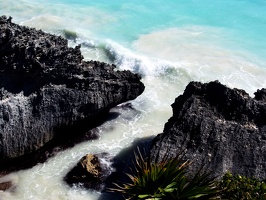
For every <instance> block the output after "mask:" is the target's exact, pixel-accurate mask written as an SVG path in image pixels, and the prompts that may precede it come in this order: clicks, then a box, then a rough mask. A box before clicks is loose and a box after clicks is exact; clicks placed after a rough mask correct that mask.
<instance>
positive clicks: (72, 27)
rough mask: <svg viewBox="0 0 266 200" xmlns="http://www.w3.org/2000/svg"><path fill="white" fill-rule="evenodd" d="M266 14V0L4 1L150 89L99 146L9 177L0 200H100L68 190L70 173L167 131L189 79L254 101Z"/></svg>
mask: <svg viewBox="0 0 266 200" xmlns="http://www.w3.org/2000/svg"><path fill="white" fill-rule="evenodd" d="M265 11H266V1H265V0H216V1H211V0H164V1H162V0H152V1H151V0H146V1H140V0H134V1H122V0H112V1H107V0H105V1H103V0H102V1H101V0H97V1H95V0H90V1H86V0H80V1H75V0H68V1H67V0H57V1H52V0H35V1H29V0H17V1H6V0H0V13H1V15H11V16H12V17H13V21H14V22H16V23H19V24H21V25H27V26H30V27H35V28H37V29H42V30H43V31H46V32H49V33H54V34H56V35H61V36H63V37H66V33H69V32H72V33H75V34H76V35H77V37H76V38H75V40H71V39H70V40H69V45H70V46H75V45H78V44H81V45H82V48H81V50H82V53H83V55H84V59H85V60H91V59H92V60H100V61H105V62H108V63H114V64H116V65H117V68H118V69H120V70H123V69H128V70H131V71H133V72H135V73H139V74H141V75H142V77H143V78H142V81H143V82H144V84H145V86H146V89H145V92H144V93H143V94H142V95H141V96H140V97H138V98H137V99H136V100H134V101H132V102H131V103H132V106H133V107H134V108H135V110H134V111H132V110H125V109H123V108H121V107H120V106H118V107H117V108H114V110H113V112H118V113H120V115H119V117H117V118H116V119H113V120H111V121H109V122H106V123H105V124H103V125H102V126H100V127H98V131H99V133H100V139H99V140H94V141H90V142H84V143H81V144H79V145H76V146H75V147H73V148H71V149H68V150H66V151H63V152H60V153H58V154H56V155H55V156H54V157H53V158H51V159H50V160H49V161H47V162H46V163H44V164H40V165H37V166H35V167H33V168H32V169H29V170H24V171H20V172H16V173H13V174H11V175H9V176H7V177H4V179H7V180H9V179H10V180H12V181H13V182H14V184H15V185H16V187H15V188H14V189H13V190H11V191H7V192H0V199H1V200H2V199H3V200H6V199H8V200H12V199H14V200H17V199H22V200H23V199H24V200H32V199H34V200H35V199H38V200H42V199H52V200H57V199H63V200H67V199H77V200H81V199H98V197H99V196H100V194H99V193H95V192H91V191H87V190H83V189H81V188H79V187H77V188H69V187H67V186H66V184H65V183H64V182H63V181H62V180H63V177H64V175H65V174H66V173H67V171H68V170H69V169H70V168H71V167H72V166H73V165H75V163H76V162H77V161H78V160H79V158H81V157H82V156H83V155H85V154H86V153H101V152H106V151H107V152H109V153H110V154H111V155H112V156H113V155H116V154H117V153H119V152H120V151H121V150H123V149H124V148H125V147H127V146H130V145H131V144H132V141H134V140H135V139H136V138H142V137H146V136H151V135H156V134H158V133H160V132H162V130H163V126H164V123H165V122H167V120H168V118H169V117H170V116H171V114H172V112H171V107H170V105H171V104H172V103H173V102H174V99H175V98H176V97H177V96H178V95H179V94H181V93H182V92H183V90H184V88H185V86H186V85H187V84H188V83H189V81H202V82H208V81H213V80H219V81H220V82H222V83H223V84H226V85H228V86H229V87H237V88H240V89H245V90H246V91H247V92H248V93H249V94H250V95H251V96H252V95H253V93H254V92H255V91H256V90H257V89H260V88H262V87H266V57H265V55H266V38H265V33H266V15H265ZM75 34H73V35H75ZM2 180H3V179H1V178H0V182H1V181H2Z"/></svg>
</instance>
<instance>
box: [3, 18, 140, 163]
mask: <svg viewBox="0 0 266 200" xmlns="http://www.w3.org/2000/svg"><path fill="white" fill-rule="evenodd" d="M143 90H144V85H143V84H142V83H141V82H140V76H139V75H136V74H133V73H131V72H130V71H117V70H115V66H114V65H108V64H105V63H101V62H96V61H90V62H85V61H83V57H82V55H81V52H80V47H79V46H77V47H75V48H69V47H68V46H67V40H65V39H63V38H62V37H58V36H54V35H51V34H47V33H44V32H42V31H41V30H35V29H33V28H27V27H23V26H19V25H16V24H14V23H12V22H11V18H6V17H5V16H2V17H0V163H1V162H3V161H5V160H7V159H10V158H15V157H18V156H21V155H24V154H27V153H30V152H33V151H35V150H36V149H39V148H40V147H42V146H43V145H44V144H45V143H47V142H48V141H50V140H52V139H53V138H54V137H56V136H58V135H60V134H61V136H62V137H64V134H66V132H67V131H68V130H69V127H71V126H74V125H75V127H76V128H81V127H82V126H84V125H86V126H92V125H93V124H92V123H95V120H94V119H95V118H96V117H99V116H101V115H102V114H103V113H106V112H108V111H109V109H110V108H112V107H114V106H116V105H117V104H120V103H122V102H125V101H128V100H132V99H134V98H136V97H137V96H138V95H140V94H141V93H142V92H143ZM78 131H79V130H76V132H73V134H77V132H78Z"/></svg>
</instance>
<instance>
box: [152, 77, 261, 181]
mask: <svg viewBox="0 0 266 200" xmlns="http://www.w3.org/2000/svg"><path fill="white" fill-rule="evenodd" d="M265 97H266V90H265V89H262V90H258V91H257V92H256V93H255V97H254V98H251V97H250V96H249V95H248V94H247V93H246V92H245V91H243V90H239V89H230V88H228V87H226V86H224V85H222V84H220V83H219V82H218V81H215V82H210V83H206V84H202V83H199V82H191V83H189V84H188V86H187V87H186V89H185V91H184V93H183V94H182V95H180V96H179V97H177V98H176V100H175V102H174V103H173V104H172V108H173V116H172V117H171V118H170V119H169V120H168V122H167V123H166V124H165V127H164V131H163V133H162V134H160V135H158V136H157V137H156V138H155V139H154V140H153V144H152V148H151V150H150V156H151V158H152V159H153V160H156V159H158V161H159V160H160V159H162V157H163V156H164V154H165V153H169V154H170V155H172V156H175V155H177V153H178V152H180V151H181V150H185V151H186V159H189V160H191V161H193V165H192V168H191V169H192V171H193V170H196V169H198V168H200V167H201V165H204V167H205V169H207V170H210V171H213V175H215V176H218V177H219V176H222V175H223V174H224V173H225V172H226V171H230V172H232V173H233V174H240V175H244V176H248V177H256V178H258V179H266V170H265V169H266V101H265V100H266V98H265Z"/></svg>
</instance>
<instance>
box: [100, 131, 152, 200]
mask: <svg viewBox="0 0 266 200" xmlns="http://www.w3.org/2000/svg"><path fill="white" fill-rule="evenodd" d="M153 138H154V137H153V136H150V137H145V138H138V139H135V140H134V141H133V143H132V145H131V146H130V147H128V148H126V149H124V150H122V151H121V152H120V153H119V154H118V155H117V156H115V157H114V158H113V165H112V167H113V169H114V172H112V174H111V175H110V176H108V177H107V179H106V181H105V188H104V190H103V191H102V194H101V196H100V197H99V199H98V200H110V199H112V200H120V199H121V200H122V199H124V197H123V196H121V195H120V194H118V193H113V192H110V191H109V189H110V188H116V186H115V185H114V183H117V184H120V183H124V182H128V181H130V180H129V178H128V177H127V176H126V173H131V170H130V168H132V167H133V166H134V165H135V163H134V160H135V155H134V152H135V153H137V152H138V149H139V150H140V152H141V154H142V155H143V157H144V158H145V157H147V155H148V152H149V149H150V146H151V142H152V139H153Z"/></svg>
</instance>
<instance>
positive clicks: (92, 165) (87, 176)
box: [64, 154, 111, 191]
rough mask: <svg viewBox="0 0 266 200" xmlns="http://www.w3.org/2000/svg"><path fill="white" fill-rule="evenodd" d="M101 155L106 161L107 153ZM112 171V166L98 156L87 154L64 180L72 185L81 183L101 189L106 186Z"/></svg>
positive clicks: (86, 186) (87, 186)
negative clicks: (105, 183)
mask: <svg viewBox="0 0 266 200" xmlns="http://www.w3.org/2000/svg"><path fill="white" fill-rule="evenodd" d="M100 157H101V159H104V160H105V163H106V159H108V158H107V154H104V155H100ZM110 173H111V167H109V166H108V165H106V164H104V163H103V162H101V161H100V158H99V157H98V156H96V155H93V154H87V155H86V156H84V157H83V158H81V160H80V161H79V162H78V164H77V165H76V166H75V167H74V168H73V169H72V170H71V171H70V172H69V173H68V174H67V175H66V176H65V178H64V180H65V181H66V182H67V183H68V184H69V185H71V186H73V185H79V186H83V187H85V188H88V189H94V190H98V191H101V190H102V189H103V188H104V181H105V180H106V177H107V176H108V175H110Z"/></svg>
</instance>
